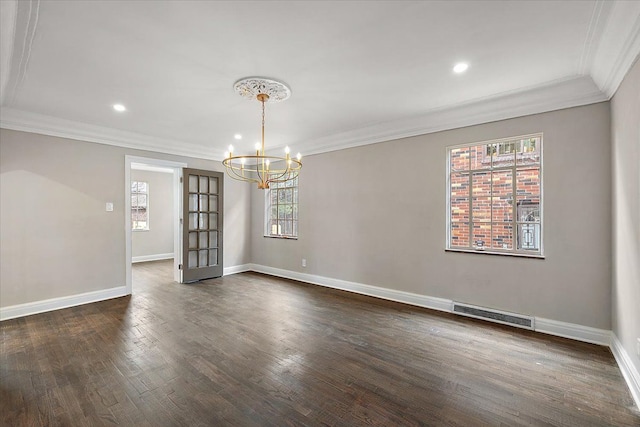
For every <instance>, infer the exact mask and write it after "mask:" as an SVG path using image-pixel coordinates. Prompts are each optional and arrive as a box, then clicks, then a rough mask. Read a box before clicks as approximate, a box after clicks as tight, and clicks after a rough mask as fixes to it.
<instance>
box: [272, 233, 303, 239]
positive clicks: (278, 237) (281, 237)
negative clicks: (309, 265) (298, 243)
mask: <svg viewBox="0 0 640 427" xmlns="http://www.w3.org/2000/svg"><path fill="white" fill-rule="evenodd" d="M264 237H266V238H268V239H282V240H298V238H297V237H292V236H269V235H268V234H267V235H265V236H264Z"/></svg>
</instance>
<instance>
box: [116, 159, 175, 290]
mask: <svg viewBox="0 0 640 427" xmlns="http://www.w3.org/2000/svg"><path fill="white" fill-rule="evenodd" d="M133 164H138V165H144V166H150V167H160V168H164V169H172V170H173V218H174V226H173V280H174V281H176V282H178V283H180V282H182V271H181V270H180V269H179V265H180V263H181V262H182V224H181V222H182V221H181V220H182V183H181V182H180V180H181V179H182V168H186V167H187V164H186V163H183V162H174V161H170V160H163V159H154V158H151V157H140V156H130V155H125V156H124V232H125V245H126V249H125V277H126V278H125V280H126V283H125V287H126V293H127V295H130V294H131V293H132V291H133V284H132V279H131V261H132V255H131V254H132V249H131V246H132V245H131V239H132V232H131V213H130V212H131V166H132V165H133Z"/></svg>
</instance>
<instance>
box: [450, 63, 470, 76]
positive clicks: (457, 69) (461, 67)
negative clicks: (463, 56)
mask: <svg viewBox="0 0 640 427" xmlns="http://www.w3.org/2000/svg"><path fill="white" fill-rule="evenodd" d="M467 68H469V64H467V63H466V62H458V63H457V64H456V65H455V66H454V67H453V72H454V73H457V74H460V73H464V72H465V71H467Z"/></svg>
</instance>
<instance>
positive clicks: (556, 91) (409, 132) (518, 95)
mask: <svg viewBox="0 0 640 427" xmlns="http://www.w3.org/2000/svg"><path fill="white" fill-rule="evenodd" d="M608 99H609V98H608V97H607V96H606V95H605V94H604V93H602V92H601V91H600V89H598V87H597V86H596V85H595V83H594V82H593V80H592V79H591V77H589V76H578V77H574V78H570V79H563V80H558V81H555V82H551V83H545V84H541V85H538V86H534V87H530V88H527V89H524V90H517V91H510V92H505V93H502V94H500V95H498V96H493V97H487V98H482V99H477V100H475V101H472V102H468V103H464V104H457V105H452V106H449V107H446V108H441V109H435V110H431V111H429V112H427V113H425V114H424V115H421V116H417V117H413V118H410V119H403V120H396V121H392V122H386V123H380V124H376V125H372V126H368V127H364V128H360V129H356V130H353V131H348V132H343V133H339V134H335V135H331V136H329V137H323V138H318V139H313V140H306V141H304V142H298V143H296V145H300V146H301V151H303V152H304V153H305V155H310V154H320V153H325V152H329V151H336V150H342V149H345V148H352V147H359V146H362V145H367V144H374V143H378V142H384V141H390V140H394V139H400V138H408V137H412V136H417V135H424V134H429V133H434V132H441V131H445V130H450V129H457V128H461V127H466V126H473V125H478V124H483V123H489V122H495V121H499V120H506V119H511V118H514V117H522V116H528V115H532V114H539V113H546V112H549V111H555V110H561V109H564V108H571V107H578V106H581V105H588V104H594V103H597V102H603V101H607V100H608Z"/></svg>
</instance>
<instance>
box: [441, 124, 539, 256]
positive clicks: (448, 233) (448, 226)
mask: <svg viewBox="0 0 640 427" xmlns="http://www.w3.org/2000/svg"><path fill="white" fill-rule="evenodd" d="M535 137H539V138H540V148H539V150H540V251H539V252H529V251H523V250H517V249H516V239H517V234H516V233H517V223H518V221H517V219H516V218H514V220H513V224H514V233H513V241H514V245H513V246H514V249H512V250H500V249H494V248H491V249H474V248H452V247H450V243H451V191H450V187H451V157H450V156H451V150H453V149H456V148H466V147H474V146H477V145H486V144H500V143H504V142H509V141H513V140H516V139H526V138H535ZM543 151H544V133H543V132H538V133H532V134H527V135H519V136H511V137H507V138H500V139H490V140H486V141H478V142H468V143H464V144H457V145H450V146H447V147H446V162H447V167H446V170H447V178H446V191H445V194H446V221H445V227H446V232H445V238H446V240H445V245H444V250H445V252H463V253H472V254H483V255H505V256H515V257H523V258H539V259H544V258H545V255H544V240H545V239H544V173H543V170H544V166H543V162H544V155H543ZM515 169H516V168H515V166H514V170H515ZM488 170H489V171H491V170H493V169H488ZM469 191H470V192H471V188H470V189H469ZM469 197H471V194H469ZM469 218H470V223H471V216H470V217H469ZM469 237H470V239H471V236H469Z"/></svg>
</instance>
